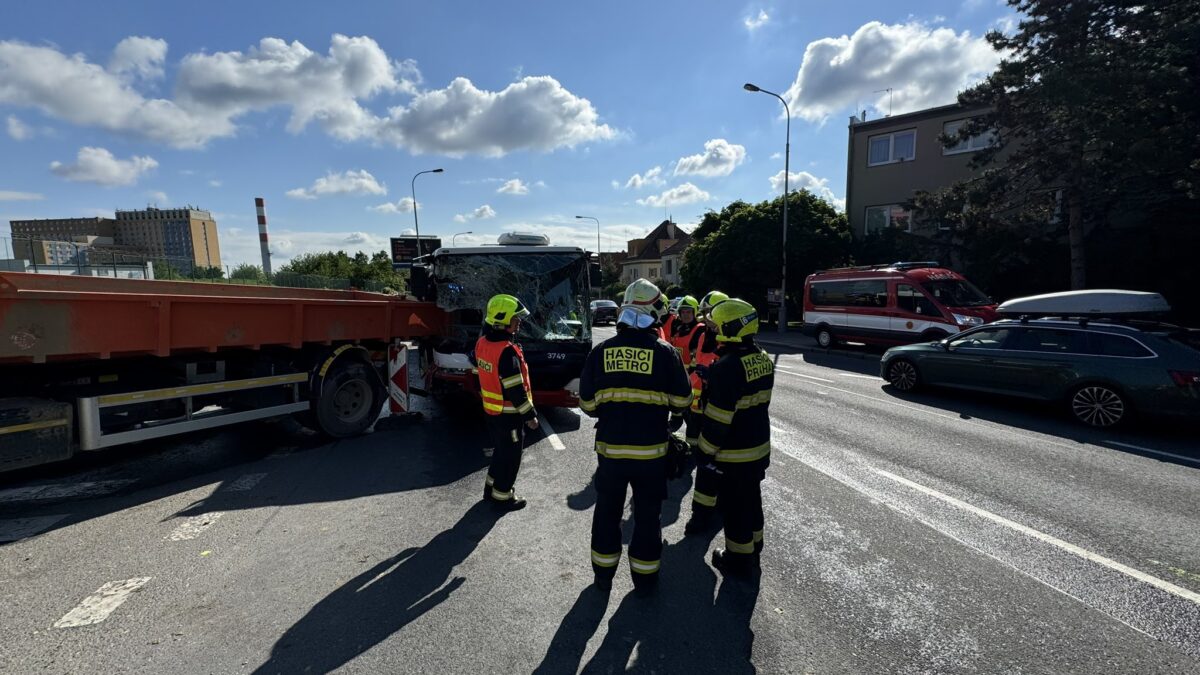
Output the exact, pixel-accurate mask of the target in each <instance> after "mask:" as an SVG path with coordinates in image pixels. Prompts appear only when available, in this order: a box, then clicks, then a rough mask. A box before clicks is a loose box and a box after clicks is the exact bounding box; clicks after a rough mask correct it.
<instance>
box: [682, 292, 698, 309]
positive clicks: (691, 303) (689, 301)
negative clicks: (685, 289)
mask: <svg viewBox="0 0 1200 675" xmlns="http://www.w3.org/2000/svg"><path fill="white" fill-rule="evenodd" d="M684 307H691V308H692V311H693V312H699V311H700V303H699V302H697V300H696V298H695V296H691V295H685V296H683V297H682V298H680V299H679V308H678V309H683V308H684Z"/></svg>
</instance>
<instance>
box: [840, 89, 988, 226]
mask: <svg viewBox="0 0 1200 675" xmlns="http://www.w3.org/2000/svg"><path fill="white" fill-rule="evenodd" d="M983 111H984V109H982V108H975V109H968V108H964V107H963V106H960V105H958V104H957V103H956V104H953V105H946V106H941V107H937V108H929V109H927V110H918V111H915V112H911V113H906V114H904V115H895V116H892V117H883V118H880V119H876V120H870V121H867V120H865V119H863V118H860V117H858V116H854V117H851V118H850V129H849V150H848V152H847V165H846V216H847V218H848V219H849V221H850V230H851V232H853V234H854V236H855V237H863V236H866V235H868V234H870V233H872V232H877V231H879V230H882V229H883V228H886V227H900V228H904V229H906V230H909V231H911V230H912V221H913V214H911V213H909V211H908V209H906V208H905V207H904V204H905V203H906V202H908V201H909V200H911V199H912V198H913V195H915V194H916V193H917V192H918V191H930V192H932V191H934V190H938V189H941V188H946V187H949V186H951V185H953V184H954V183H957V182H959V181H961V180H963V179H966V178H970V177H972V176H974V175H976V173H977V172H976V171H975V170H974V169H972V168H971V166H970V161H971V157H972V156H973V155H974V154H975V152H977V151H979V150H981V149H983V148H985V147H987V146H988V145H989V144H990V143H992V142H993V140H994V139H993V137H992V136H991V135H987V136H980V137H974V138H971V139H969V140H968V141H964V142H961V143H957V144H955V145H953V146H945V145H943V144H942V142H941V141H940V140H939V139H940V137H941V136H942V135H943V134H947V135H949V134H954V133H957V131H958V130H959V128H961V127H962V125H963V123H964V122H966V121H967V120H968V119H970V118H971V117H974V116H976V115H979V114H981V113H982V112H983Z"/></svg>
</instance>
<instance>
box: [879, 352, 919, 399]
mask: <svg viewBox="0 0 1200 675" xmlns="http://www.w3.org/2000/svg"><path fill="white" fill-rule="evenodd" d="M887 381H888V384H890V385H892V388H894V389H895V390H896V391H904V392H908V391H914V390H915V389H917V388H918V387H920V386H921V375H920V374H919V373H918V372H917V366H916V365H915V364H914V363H913V362H912V361H909V360H908V359H896V360H894V361H892V362H891V363H889V364H888V369H887Z"/></svg>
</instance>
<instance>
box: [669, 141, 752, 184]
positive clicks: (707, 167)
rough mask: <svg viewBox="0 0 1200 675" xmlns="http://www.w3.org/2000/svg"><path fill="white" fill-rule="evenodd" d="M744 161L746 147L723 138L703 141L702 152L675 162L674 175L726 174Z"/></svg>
mask: <svg viewBox="0 0 1200 675" xmlns="http://www.w3.org/2000/svg"><path fill="white" fill-rule="evenodd" d="M744 161H746V148H745V146H742V145H737V144H736V143H730V142H729V141H727V140H725V139H724V138H714V139H712V140H711V141H705V143H704V152H703V153H701V154H698V155H688V156H687V157H682V158H680V159H679V161H678V162H675V175H676V176H706V177H709V178H711V177H714V176H728V175H729V174H731V173H733V170H734V168H735V167H737V166H738V165H739V164H741V163H742V162H744Z"/></svg>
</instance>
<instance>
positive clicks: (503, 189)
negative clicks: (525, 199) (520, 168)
mask: <svg viewBox="0 0 1200 675" xmlns="http://www.w3.org/2000/svg"><path fill="white" fill-rule="evenodd" d="M538 182H539V183H540V182H541V181H538ZM543 185H544V183H543ZM496 192H497V193H499V194H502V195H527V194H529V186H528V185H526V184H525V183H523V182H521V179H520V178H513V179H512V180H509V181H506V182H505V183H504V185H501V186H500V189H499V190H496Z"/></svg>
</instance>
